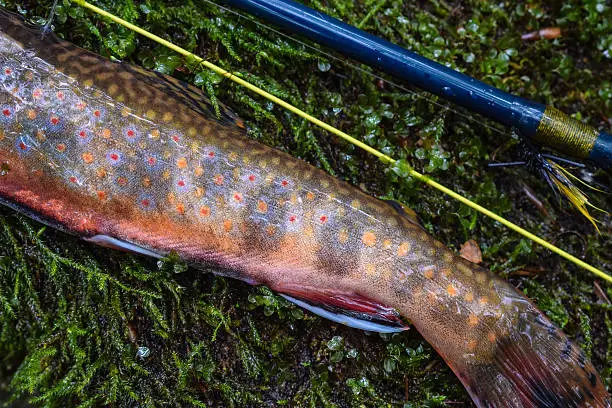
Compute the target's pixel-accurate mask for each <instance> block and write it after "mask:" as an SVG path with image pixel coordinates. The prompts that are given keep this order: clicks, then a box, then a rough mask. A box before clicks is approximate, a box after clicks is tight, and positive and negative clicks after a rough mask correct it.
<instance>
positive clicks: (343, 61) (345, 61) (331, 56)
mask: <svg viewBox="0 0 612 408" xmlns="http://www.w3.org/2000/svg"><path fill="white" fill-rule="evenodd" d="M201 1H203V2H204V3H209V4H212V5H214V6H216V7H218V8H220V9H221V10H224V11H227V12H228V13H232V14H234V15H236V16H238V17H240V18H243V19H245V20H247V21H250V22H252V23H254V24H256V25H258V26H259V27H262V28H264V29H266V30H269V31H271V32H273V33H275V34H277V35H279V36H281V37H283V38H285V39H287V40H289V41H292V42H294V43H296V44H300V45H302V46H303V47H305V48H308V49H311V50H313V51H315V52H316V53H318V54H320V55H323V56H324V57H326V58H329V59H332V60H334V61H337V62H339V63H340V64H342V65H344V66H346V67H349V68H351V69H354V70H357V71H359V72H361V73H364V74H366V75H368V76H370V77H371V78H374V79H378V80H380V81H383V82H385V83H387V84H389V85H391V86H392V87H394V88H397V89H399V90H401V91H403V92H405V93H408V94H411V95H412V96H414V97H416V99H417V100H418V99H424V100H426V101H427V102H429V103H431V104H432V105H435V106H437V107H439V108H441V109H444V110H449V111H451V112H453V113H455V114H456V115H458V116H461V117H462V118H464V119H466V120H468V121H470V122H472V123H477V124H478V125H481V126H484V127H486V128H487V129H489V130H491V131H493V132H496V133H498V134H500V135H505V134H506V132H504V131H502V130H501V129H499V128H497V127H495V126H492V125H490V124H488V123H483V122H478V121H477V120H476V118H474V115H473V114H469V115H468V114H466V113H463V112H460V111H458V110H456V109H453V108H452V107H451V106H450V103H449V104H443V103H440V102H438V101H436V100H435V99H434V98H433V97H432V96H426V95H431V93H430V92H427V91H416V90H414V89H412V88H409V87H406V86H405V85H401V84H399V83H397V82H394V81H392V80H390V79H387V78H383V77H382V76H380V75H378V74H376V73H374V72H372V71H370V69H369V68H364V67H363V66H359V65H357V64H355V63H352V62H351V61H349V60H348V59H343V58H340V57H338V56H336V55H334V54H331V53H329V52H327V51H324V50H321V49H319V48H317V47H315V46H314V45H312V44H309V43H306V42H304V41H302V40H299V39H297V38H294V37H291V36H290V35H288V34H285V33H283V32H282V31H280V30H277V29H276V28H274V27H271V26H268V25H266V24H265V23H262V22H261V21H258V20H256V19H255V18H253V17H251V16H248V15H245V14H242V13H240V12H238V11H235V10H232V9H230V8H227V7H225V6H222V5H220V4H217V3H215V2H214V1H212V0H201ZM366 17H367V16H366ZM364 20H365V18H364ZM362 23H363V21H362Z"/></svg>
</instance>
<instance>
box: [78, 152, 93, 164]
mask: <svg viewBox="0 0 612 408" xmlns="http://www.w3.org/2000/svg"><path fill="white" fill-rule="evenodd" d="M81 157H82V158H83V161H84V162H85V163H87V164H90V163H92V162H93V161H94V156H93V154H92V153H91V152H85V153H83V155H82V156H81Z"/></svg>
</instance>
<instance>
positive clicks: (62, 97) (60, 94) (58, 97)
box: [55, 91, 66, 101]
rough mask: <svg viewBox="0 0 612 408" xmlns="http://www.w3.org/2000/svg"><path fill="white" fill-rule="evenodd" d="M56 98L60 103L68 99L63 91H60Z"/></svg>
mask: <svg viewBox="0 0 612 408" xmlns="http://www.w3.org/2000/svg"><path fill="white" fill-rule="evenodd" d="M55 96H56V97H57V99H59V100H60V101H63V100H64V98H65V97H66V95H64V93H63V92H62V91H58V92H57V93H56V94H55Z"/></svg>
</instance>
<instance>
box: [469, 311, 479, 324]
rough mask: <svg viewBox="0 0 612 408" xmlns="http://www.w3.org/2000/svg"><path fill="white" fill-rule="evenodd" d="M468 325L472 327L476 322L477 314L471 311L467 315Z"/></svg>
mask: <svg viewBox="0 0 612 408" xmlns="http://www.w3.org/2000/svg"><path fill="white" fill-rule="evenodd" d="M467 323H468V325H469V326H471V327H474V326H476V325H477V324H478V316H476V315H475V314H473V313H471V314H470V315H469V316H468V321H467Z"/></svg>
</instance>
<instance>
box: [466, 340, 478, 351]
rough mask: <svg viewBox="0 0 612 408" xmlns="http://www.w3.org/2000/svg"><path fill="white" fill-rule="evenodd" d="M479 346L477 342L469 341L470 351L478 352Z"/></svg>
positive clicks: (468, 347)
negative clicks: (477, 347)
mask: <svg viewBox="0 0 612 408" xmlns="http://www.w3.org/2000/svg"><path fill="white" fill-rule="evenodd" d="M477 345H478V342H477V341H476V340H468V342H467V344H466V346H467V349H468V351H474V350H476V346H477Z"/></svg>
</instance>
